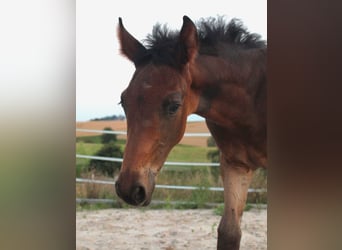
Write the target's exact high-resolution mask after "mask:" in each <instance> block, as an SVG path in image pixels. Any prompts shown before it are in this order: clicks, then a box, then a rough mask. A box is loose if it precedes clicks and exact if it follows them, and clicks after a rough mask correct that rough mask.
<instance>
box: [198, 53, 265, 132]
mask: <svg viewBox="0 0 342 250" xmlns="http://www.w3.org/2000/svg"><path fill="white" fill-rule="evenodd" d="M237 59H238V60H237ZM265 74H266V54H265V53H264V51H261V50H254V51H253V50H251V51H250V52H249V54H248V52H245V53H241V55H240V57H239V58H223V57H215V56H208V55H199V56H198V57H197V59H196V62H195V63H194V65H193V67H191V75H192V86H191V87H192V88H191V89H192V95H193V96H192V98H193V99H194V100H196V101H195V103H196V105H195V106H196V108H195V109H194V110H193V113H196V114H198V115H200V116H202V117H204V118H206V119H207V120H210V121H212V122H214V123H217V124H220V125H223V126H225V127H234V126H236V125H237V123H239V124H240V125H241V124H244V125H246V123H247V124H248V123H251V122H254V123H255V121H251V119H252V120H253V119H255V117H253V115H251V114H253V113H255V112H253V110H252V109H253V108H255V107H254V106H255V103H254V102H255V99H256V95H258V92H260V89H261V91H263V92H265V94H266V88H265V87H263V85H266V77H265Z"/></svg>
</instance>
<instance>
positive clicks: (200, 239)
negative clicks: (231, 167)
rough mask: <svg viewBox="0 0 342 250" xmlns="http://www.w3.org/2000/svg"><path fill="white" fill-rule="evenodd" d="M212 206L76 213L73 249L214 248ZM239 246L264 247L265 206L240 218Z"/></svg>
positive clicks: (215, 219) (244, 248)
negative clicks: (187, 208)
mask: <svg viewBox="0 0 342 250" xmlns="http://www.w3.org/2000/svg"><path fill="white" fill-rule="evenodd" d="M219 221H220V216H217V215H214V213H213V210H138V209H108V210H99V211H90V212H89V211H87V212H77V213H76V249H77V250H86V249H87V250H90V249H91V250H93V249H101V250H102V249H104V250H105V249H120V250H126V249H127V250H157V249H158V250H159V249H163V250H178V249H179V250H180V249H194V250H201V249H204V250H207V249H216V241H217V233H216V228H217V226H218V223H219ZM242 234H243V236H242V240H241V248H240V249H241V250H251V249H253V250H261V249H267V210H266V209H252V210H250V211H246V212H244V214H243V218H242Z"/></svg>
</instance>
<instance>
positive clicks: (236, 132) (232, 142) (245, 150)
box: [115, 16, 267, 249]
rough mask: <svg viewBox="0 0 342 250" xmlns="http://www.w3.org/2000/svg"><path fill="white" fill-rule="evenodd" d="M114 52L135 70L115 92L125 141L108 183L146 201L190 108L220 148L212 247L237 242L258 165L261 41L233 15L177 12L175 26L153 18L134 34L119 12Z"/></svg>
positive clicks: (262, 138)
mask: <svg viewBox="0 0 342 250" xmlns="http://www.w3.org/2000/svg"><path fill="white" fill-rule="evenodd" d="M118 37H119V41H120V45H121V52H122V54H123V55H124V56H125V57H127V58H128V59H129V60H130V61H132V62H133V63H134V65H135V69H136V70H135V72H134V74H133V77H132V79H131V81H130V83H129V85H128V87H127V88H126V89H125V90H124V91H123V93H122V95H121V104H122V107H123V109H124V111H125V114H126V118H127V144H126V149H125V152H124V159H123V163H122V167H121V171H120V175H119V178H118V180H117V181H116V183H115V188H116V192H117V194H118V196H119V197H120V198H122V199H123V200H124V201H126V202H127V203H129V204H131V205H136V206H147V205H148V204H149V203H150V202H151V199H152V198H151V197H152V193H153V190H154V186H155V176H156V175H157V174H158V172H159V171H160V169H161V168H162V166H163V164H164V161H165V160H166V158H167V156H168V154H169V152H170V150H171V149H172V148H173V147H174V146H175V145H176V144H177V143H178V142H179V141H180V140H181V138H182V137H183V135H184V131H185V127H186V121H187V117H188V115H190V114H198V115H200V116H202V117H204V118H205V119H206V124H207V126H208V128H209V130H210V132H211V134H212V136H213V137H214V139H215V141H216V143H217V145H218V148H219V149H220V170H221V177H222V180H223V186H224V215H223V216H222V218H221V222H220V224H219V227H218V243H217V249H239V246H240V239H241V229H240V220H241V217H242V213H243V209H244V206H245V203H246V199H247V193H248V187H249V184H250V182H251V179H252V177H253V172H254V170H256V169H257V168H258V167H266V52H267V45H266V42H265V41H263V40H261V39H260V36H259V35H257V34H254V33H249V32H248V31H247V30H246V28H245V27H244V26H243V24H242V23H241V22H240V21H239V20H237V19H233V20H231V21H230V22H229V23H226V22H225V20H224V18H222V17H218V18H208V19H202V20H201V21H199V22H198V23H197V27H196V25H195V24H194V23H193V22H192V21H191V20H190V19H189V18H188V17H187V16H184V17H183V25H182V28H181V30H180V31H179V32H176V31H170V30H168V29H167V28H166V27H165V26H163V27H162V26H160V25H156V26H155V27H154V29H153V32H152V34H150V35H149V36H148V37H147V39H146V40H145V42H146V43H145V45H143V44H142V43H140V42H139V41H138V40H137V39H135V38H134V37H133V36H132V35H131V34H130V33H128V32H127V30H126V29H125V27H124V26H123V23H122V19H121V18H119V25H118Z"/></svg>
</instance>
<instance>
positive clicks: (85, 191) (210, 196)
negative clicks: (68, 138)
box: [76, 136, 267, 207]
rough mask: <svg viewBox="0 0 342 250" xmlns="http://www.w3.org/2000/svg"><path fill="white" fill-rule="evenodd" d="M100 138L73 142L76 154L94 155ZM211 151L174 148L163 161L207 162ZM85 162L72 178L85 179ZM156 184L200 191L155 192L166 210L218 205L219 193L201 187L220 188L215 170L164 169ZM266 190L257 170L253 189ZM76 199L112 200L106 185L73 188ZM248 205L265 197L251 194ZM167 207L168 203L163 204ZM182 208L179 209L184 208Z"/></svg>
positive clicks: (119, 142) (261, 172)
mask: <svg viewBox="0 0 342 250" xmlns="http://www.w3.org/2000/svg"><path fill="white" fill-rule="evenodd" d="M125 143H126V141H125V140H117V145H119V146H120V148H121V149H122V150H124V147H125ZM102 146H103V144H102V143H101V136H87V137H79V138H77V139H76V153H77V154H82V155H96V152H97V151H98V150H100V149H101V147H102ZM212 150H215V147H200V146H190V145H181V144H179V145H176V146H175V147H174V148H173V149H172V151H171V152H170V154H169V156H168V158H167V161H170V162H171V161H177V162H211V160H210V159H208V158H207V154H208V152H209V151H212ZM89 162H90V160H89V159H80V158H77V160H76V176H78V177H87V178H88V177H89V176H90V175H89V173H88V165H89ZM97 178H100V179H108V177H105V176H97ZM156 183H157V184H163V185H183V186H199V187H204V189H202V190H170V189H156V190H155V192H154V194H153V199H154V200H162V201H165V202H166V203H167V202H170V203H169V205H167V206H166V207H172V205H170V204H171V201H183V202H195V204H196V205H195V207H203V206H204V204H205V203H222V202H223V195H222V192H212V191H208V190H206V189H205V187H221V186H222V183H221V179H220V178H219V177H218V167H202V166H197V167H195V166H164V167H163V168H162V171H161V172H160V174H159V175H158V177H157V180H156ZM266 186H267V172H266V171H265V170H258V171H257V172H256V175H255V178H254V180H253V183H252V186H251V187H253V188H265V187H266ZM76 188H77V190H76V195H77V197H84V198H85V197H86V198H110V199H112V198H113V199H115V198H116V197H115V194H114V190H113V187H112V186H110V185H94V184H80V183H78V184H77V185H76ZM249 202H253V203H265V202H267V194H251V195H249ZM167 204H168V203H167ZM184 206H185V205H183V207H184Z"/></svg>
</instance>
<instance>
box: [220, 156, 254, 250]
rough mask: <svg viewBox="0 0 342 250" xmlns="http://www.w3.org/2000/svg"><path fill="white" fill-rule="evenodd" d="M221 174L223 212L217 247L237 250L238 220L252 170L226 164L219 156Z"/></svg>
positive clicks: (238, 245)
mask: <svg viewBox="0 0 342 250" xmlns="http://www.w3.org/2000/svg"><path fill="white" fill-rule="evenodd" d="M221 176H222V179H223V185H224V214H223V216H222V218H221V222H220V224H219V227H218V230H217V231H218V242H217V249H219V250H222V249H225V250H228V249H229V250H238V249H239V248H240V240H241V229H240V221H241V217H242V213H243V210H244V207H245V204H246V199H247V194H248V187H249V184H250V182H251V180H252V177H253V171H252V170H250V169H248V168H244V167H240V166H234V165H231V164H227V162H226V161H225V159H224V157H223V156H221Z"/></svg>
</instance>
